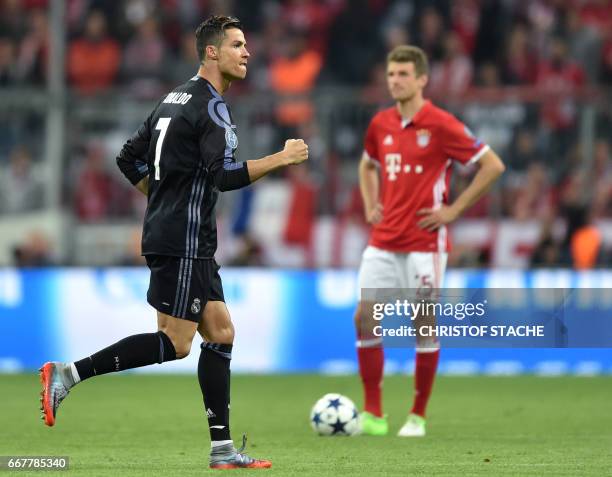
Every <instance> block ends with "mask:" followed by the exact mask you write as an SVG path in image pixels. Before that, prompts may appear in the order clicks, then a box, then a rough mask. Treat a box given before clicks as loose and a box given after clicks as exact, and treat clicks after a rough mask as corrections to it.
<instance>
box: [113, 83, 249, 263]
mask: <svg viewBox="0 0 612 477" xmlns="http://www.w3.org/2000/svg"><path fill="white" fill-rule="evenodd" d="M237 147H238V137H237V135H236V126H235V125H234V123H233V120H232V115H231V113H230V110H229V107H228V106H227V104H226V103H225V101H224V100H223V97H222V96H221V95H220V94H219V93H218V92H217V91H216V90H215V89H214V87H213V86H212V84H210V83H209V82H208V81H207V80H205V79H204V78H202V77H200V76H194V77H193V78H191V79H190V80H189V81H187V82H186V83H185V84H182V85H181V86H179V87H177V88H175V89H174V90H173V91H172V92H170V93H168V94H167V95H166V96H165V97H164V98H162V100H161V101H160V102H159V103H158V105H157V106H156V107H155V109H154V110H153V112H152V113H151V115H150V116H149V117H148V118H147V119H146V120H145V122H144V123H143V125H142V126H141V127H140V128H139V129H138V130H137V131H136V132H135V133H134V135H133V136H132V137H131V138H130V139H129V140H128V141H127V142H126V143H125V145H124V146H123V148H122V149H121V152H120V153H119V156H118V157H117V165H118V166H119V168H120V169H121V172H123V174H124V175H125V176H126V177H127V178H128V180H129V181H130V182H131V183H132V184H134V185H135V184H137V183H138V182H140V181H141V180H142V179H143V178H145V177H146V176H147V175H148V176H149V193H148V205H147V210H146V213H145V217H144V226H143V234H142V254H143V255H170V256H175V257H184V258H211V257H213V255H214V254H215V251H216V249H217V225H216V219H215V204H216V202H217V196H218V194H219V191H220V190H221V191H224V190H231V189H238V188H240V187H244V186H246V185H248V184H249V183H250V180H249V173H248V169H247V167H246V163H244V162H243V163H238V162H236V159H235V157H234V152H235V151H236V148H237Z"/></svg>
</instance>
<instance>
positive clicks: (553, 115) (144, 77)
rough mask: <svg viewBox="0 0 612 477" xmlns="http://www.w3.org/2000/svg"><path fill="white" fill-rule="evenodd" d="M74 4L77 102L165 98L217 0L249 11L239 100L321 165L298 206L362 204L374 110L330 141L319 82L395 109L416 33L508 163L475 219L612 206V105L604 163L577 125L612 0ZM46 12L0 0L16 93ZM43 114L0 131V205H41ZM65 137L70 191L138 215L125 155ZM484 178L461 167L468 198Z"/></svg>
mask: <svg viewBox="0 0 612 477" xmlns="http://www.w3.org/2000/svg"><path fill="white" fill-rule="evenodd" d="M66 8H67V10H66V22H67V34H68V38H67V39H66V68H65V70H66V81H67V85H68V87H69V90H70V92H71V100H72V101H75V102H78V101H86V100H87V99H88V98H95V97H102V98H104V97H113V96H114V97H117V96H121V97H129V98H132V99H133V98H138V99H140V100H149V101H150V100H154V99H156V98H158V97H159V96H160V95H161V94H162V93H163V92H164V91H167V90H168V88H169V87H172V86H173V85H176V84H178V83H182V82H184V81H185V79H186V78H189V77H190V76H191V75H193V73H194V71H195V66H194V65H196V63H197V57H196V52H195V48H194V46H193V45H194V43H193V42H194V37H193V30H194V27H195V26H196V25H197V24H198V23H199V21H200V20H201V19H202V18H204V17H205V16H206V15H208V14H209V13H211V12H214V11H219V12H220V11H223V12H225V13H232V14H234V15H236V16H238V17H239V18H240V19H241V20H242V22H243V24H244V29H245V33H246V37H247V41H248V48H249V50H250V52H251V54H252V57H251V60H250V62H249V74H248V76H247V80H246V81H245V82H243V83H241V84H236V85H234V86H233V87H232V91H231V95H232V98H233V99H232V101H231V103H232V105H233V107H234V108H235V109H236V108H238V107H239V106H240V102H241V98H249V97H253V96H265V97H272V98H276V99H275V103H274V108H273V114H271V115H269V116H265V115H264V117H261V118H256V119H255V125H256V126H257V128H258V129H257V136H258V137H270V139H269V140H268V144H265V146H266V147H270V148H272V147H274V146H275V145H276V143H275V141H279V140H281V138H285V137H291V136H296V137H304V138H305V139H306V140H307V141H308V142H309V143H310V144H311V151H312V156H313V161H312V165H311V166H310V167H311V169H312V170H311V171H310V172H309V173H307V171H303V174H295V175H294V176H292V177H290V178H289V179H290V181H291V183H292V184H293V186H294V187H295V188H299V191H300V194H301V197H302V198H304V197H306V198H307V199H305V200H301V201H299V203H298V204H296V206H299V207H301V209H300V211H298V212H300V213H301V214H306V215H309V214H310V215H315V214H316V213H317V212H326V213H332V214H336V215H337V216H354V217H355V218H356V220H360V218H361V215H362V214H361V210H360V201H359V196H358V192H357V189H356V175H355V174H354V173H353V174H352V175H351V174H347V173H345V171H347V170H349V169H351V168H354V167H356V163H357V158H358V157H359V154H360V151H361V148H362V143H361V137H362V136H361V135H362V132H363V130H364V128H365V125H366V121H367V117H366V118H360V117H359V114H356V113H355V112H353V113H351V114H348V115H345V116H346V117H345V118H343V119H340V120H339V121H338V123H337V124H334V128H333V132H332V133H331V136H330V135H329V134H328V132H327V131H322V129H323V125H321V124H320V123H319V122H318V118H319V117H320V115H318V114H317V107H318V106H319V105H320V103H319V102H317V101H316V100H315V99H314V98H315V97H316V94H317V92H319V91H323V90H325V89H326V88H344V89H346V90H350V91H351V92H352V93H351V94H353V96H352V97H353V98H354V102H355V103H357V104H358V105H359V106H363V105H366V106H368V107H370V108H371V109H369V111H370V112H373V111H375V109H376V108H377V107H380V106H381V105H387V104H389V100H388V95H387V91H386V85H385V52H386V51H388V50H389V49H390V48H392V47H393V46H396V45H398V44H404V43H414V44H417V45H419V46H420V47H422V48H423V49H424V50H425V51H426V52H427V54H428V56H429V58H430V80H429V85H428V89H427V91H426V94H427V95H428V96H429V97H431V98H433V99H434V100H435V101H437V102H440V103H441V104H443V105H445V106H446V107H448V108H449V109H451V110H453V111H454V112H456V114H457V115H458V116H460V117H461V118H462V119H463V120H464V121H465V122H466V123H467V124H469V125H470V126H471V127H472V129H473V130H474V132H475V134H476V135H477V136H479V137H480V138H482V139H483V140H485V141H486V142H488V143H490V144H491V145H492V146H493V147H494V148H495V149H496V150H497V151H498V152H499V153H500V155H501V156H502V157H503V159H504V161H505V162H506V164H507V165H508V168H509V172H508V173H507V174H506V175H505V176H504V179H503V181H502V184H501V190H500V191H499V193H497V194H493V195H491V196H489V197H488V198H487V199H485V200H483V201H482V202H481V203H479V204H478V205H477V206H476V207H474V208H473V209H472V210H471V211H470V212H469V213H468V217H489V216H490V217H495V218H500V217H506V218H514V219H518V220H524V219H529V218H531V219H532V218H536V219H538V220H540V221H542V223H544V224H550V223H551V222H552V221H553V219H554V218H555V217H564V218H565V219H567V220H568V221H569V222H572V220H574V221H575V220H578V221H579V222H580V223H590V222H591V221H593V220H596V219H599V218H610V217H612V162H611V161H612V157H611V156H612V151H611V149H612V148H611V144H612V132H611V131H612V127H611V126H612V111H610V108H609V107H608V108H606V107H604V108H603V109H601V108H599V109H598V108H596V112H595V116H596V117H595V126H594V138H593V145H592V146H593V147H592V148H591V149H592V151H593V152H592V154H591V155H590V157H592V159H590V158H589V160H586V158H585V145H584V144H582V143H581V142H580V135H579V130H580V120H581V117H580V115H581V111H582V109H583V106H584V105H585V104H587V103H589V101H590V103H591V104H592V103H593V102H597V98H599V97H602V96H598V95H602V94H603V98H605V101H608V104H609V98H610V96H609V94H610V93H609V88H610V86H612V0H531V1H526V0H460V1H450V0H446V1H444V0H437V1H436V0H432V1H424V0H421V1H419V0H415V1H406V0H351V1H348V0H285V1H280V0H251V1H249V2H238V1H228V0H224V1H214V0H187V1H185V0H183V1H179V0H159V1H152V0H121V1H102V0H98V1H96V0H67V1H66ZM47 9H48V2H47V1H45V0H0V87H1V88H2V89H8V88H12V87H24V86H30V87H32V86H34V87H41V86H42V85H44V84H45V82H46V71H47V62H48V49H49V41H50V40H49V38H50V36H49V28H50V27H49V18H48V12H47ZM602 92H603V93H602ZM594 98H595V99H594ZM355 111H361V109H359V108H358V107H356V108H355ZM0 121H5V118H1V117H0ZM30 122H31V121H24V122H23V124H24V126H23V128H21V129H19V128H14V127H13V128H3V132H2V133H0V171H1V174H0V183H1V184H2V186H1V187H0V194H1V195H2V200H1V201H0V211H1V212H3V213H19V212H23V211H27V210H32V209H35V208H37V207H41V205H42V196H41V195H40V194H39V193H38V191H39V190H40V187H39V184H40V183H41V180H42V179H41V178H40V177H39V176H40V174H38V172H37V169H36V167H35V166H36V163H37V162H40V161H39V159H38V157H39V156H40V155H41V151H40V149H36V148H33V147H31V146H30V141H27V140H26V139H24V138H25V137H27V134H31V131H32V129H31V127H30ZM250 126H251V125H248V127H250ZM246 129H247V128H246V127H243V129H242V131H243V132H242V134H245V133H246V132H245V131H246ZM262 131H263V132H265V134H260V133H261V132H262ZM126 137H127V136H126ZM69 142H70V138H69ZM312 146H314V147H312ZM68 149H69V150H68V153H67V158H66V161H67V164H66V170H67V171H68V174H67V175H66V177H67V183H66V184H65V187H64V188H65V193H64V196H65V201H66V204H67V205H68V206H70V207H71V209H72V210H73V211H74V214H75V216H76V217H77V218H78V219H79V220H80V221H83V222H94V223H95V222H104V221H108V220H111V219H114V218H132V219H135V218H139V217H141V215H142V208H143V206H144V204H143V203H142V199H140V198H138V197H137V195H136V194H135V193H133V191H131V190H130V189H129V187H127V186H126V185H125V184H124V183H123V182H122V181H121V178H120V177H119V176H118V174H117V173H116V171H114V154H115V153H116V152H117V151H115V150H113V149H112V148H111V147H109V145H108V144H107V143H105V141H103V140H102V141H101V140H99V139H96V138H93V139H92V138H88V137H87V138H86V139H79V140H75V139H74V138H73V140H72V142H70V144H69V148H68ZM243 154H244V151H243ZM470 174H471V171H470V170H462V169H460V170H457V171H456V174H455V176H454V182H453V190H454V192H453V193H454V194H456V193H457V191H459V190H461V187H463V186H465V184H466V183H467V182H469V177H470ZM338 177H340V179H338ZM348 177H350V178H351V179H350V180H347V178H348ZM334 181H335V182H339V183H340V184H339V185H338V184H336V183H335V182H334ZM347 182H348V183H347ZM321 190H323V191H324V192H323V193H320V194H318V193H317V191H321ZM322 200H325V201H326V203H325V204H321V203H319V202H321V201H322ZM330 203H331V205H330ZM298 215H300V214H298ZM577 217H579V219H578V218H577ZM572 223H573V222H572ZM549 228H550V227H549V226H547V225H545V226H544V227H543V235H542V240H541V243H540V245H539V246H538V249H537V250H536V254H535V255H534V260H535V261H537V260H543V261H544V262H546V260H548V261H550V262H551V263H554V261H555V260H557V261H558V259H554V258H553V256H554V255H555V254H558V253H559V251H558V250H557V251H552V252H551V251H550V250H549V249H547V248H546V244H548V241H547V240H549V239H550V237H548V236H547V232H546V231H547V230H548V229H549ZM569 228H570V229H571V227H569ZM295 233H296V234H297V235H298V236H299V235H300V233H301V229H300V225H299V224H298V225H297V229H296V232H295ZM540 249H541V250H540ZM538 254H540V255H538Z"/></svg>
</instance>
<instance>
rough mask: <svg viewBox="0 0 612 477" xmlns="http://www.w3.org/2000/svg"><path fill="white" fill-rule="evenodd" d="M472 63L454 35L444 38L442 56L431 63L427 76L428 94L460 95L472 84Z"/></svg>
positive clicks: (450, 34) (449, 34)
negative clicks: (439, 59)
mask: <svg viewBox="0 0 612 477" xmlns="http://www.w3.org/2000/svg"><path fill="white" fill-rule="evenodd" d="M472 76H473V66H472V61H471V60H470V58H469V57H468V56H466V55H465V53H464V51H463V45H462V43H461V40H460V39H459V37H458V36H457V34H456V33H453V32H449V33H447V34H446V36H445V37H444V56H443V59H442V60H441V61H436V62H433V63H432V65H431V71H430V75H429V92H430V94H432V95H434V96H436V95H438V96H442V95H443V96H444V97H445V96H446V95H460V94H462V93H464V92H465V91H467V89H468V88H469V87H470V86H471V84H472Z"/></svg>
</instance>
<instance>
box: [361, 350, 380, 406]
mask: <svg viewBox="0 0 612 477" xmlns="http://www.w3.org/2000/svg"><path fill="white" fill-rule="evenodd" d="M357 359H358V361H359V375H360V376H361V382H362V383H363V393H364V397H365V399H364V401H365V405H364V410H365V411H367V412H369V413H371V414H374V415H375V416H378V417H381V416H382V402H381V393H382V379H383V367H384V362H385V356H384V351H383V348H382V346H380V345H379V346H375V347H372V348H361V347H357Z"/></svg>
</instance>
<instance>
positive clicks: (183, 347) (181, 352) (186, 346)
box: [174, 343, 191, 359]
mask: <svg viewBox="0 0 612 477" xmlns="http://www.w3.org/2000/svg"><path fill="white" fill-rule="evenodd" d="M174 349H175V350H176V359H183V358H186V357H187V356H189V352H190V351H191V343H179V344H178V345H176V344H175V345H174Z"/></svg>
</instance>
